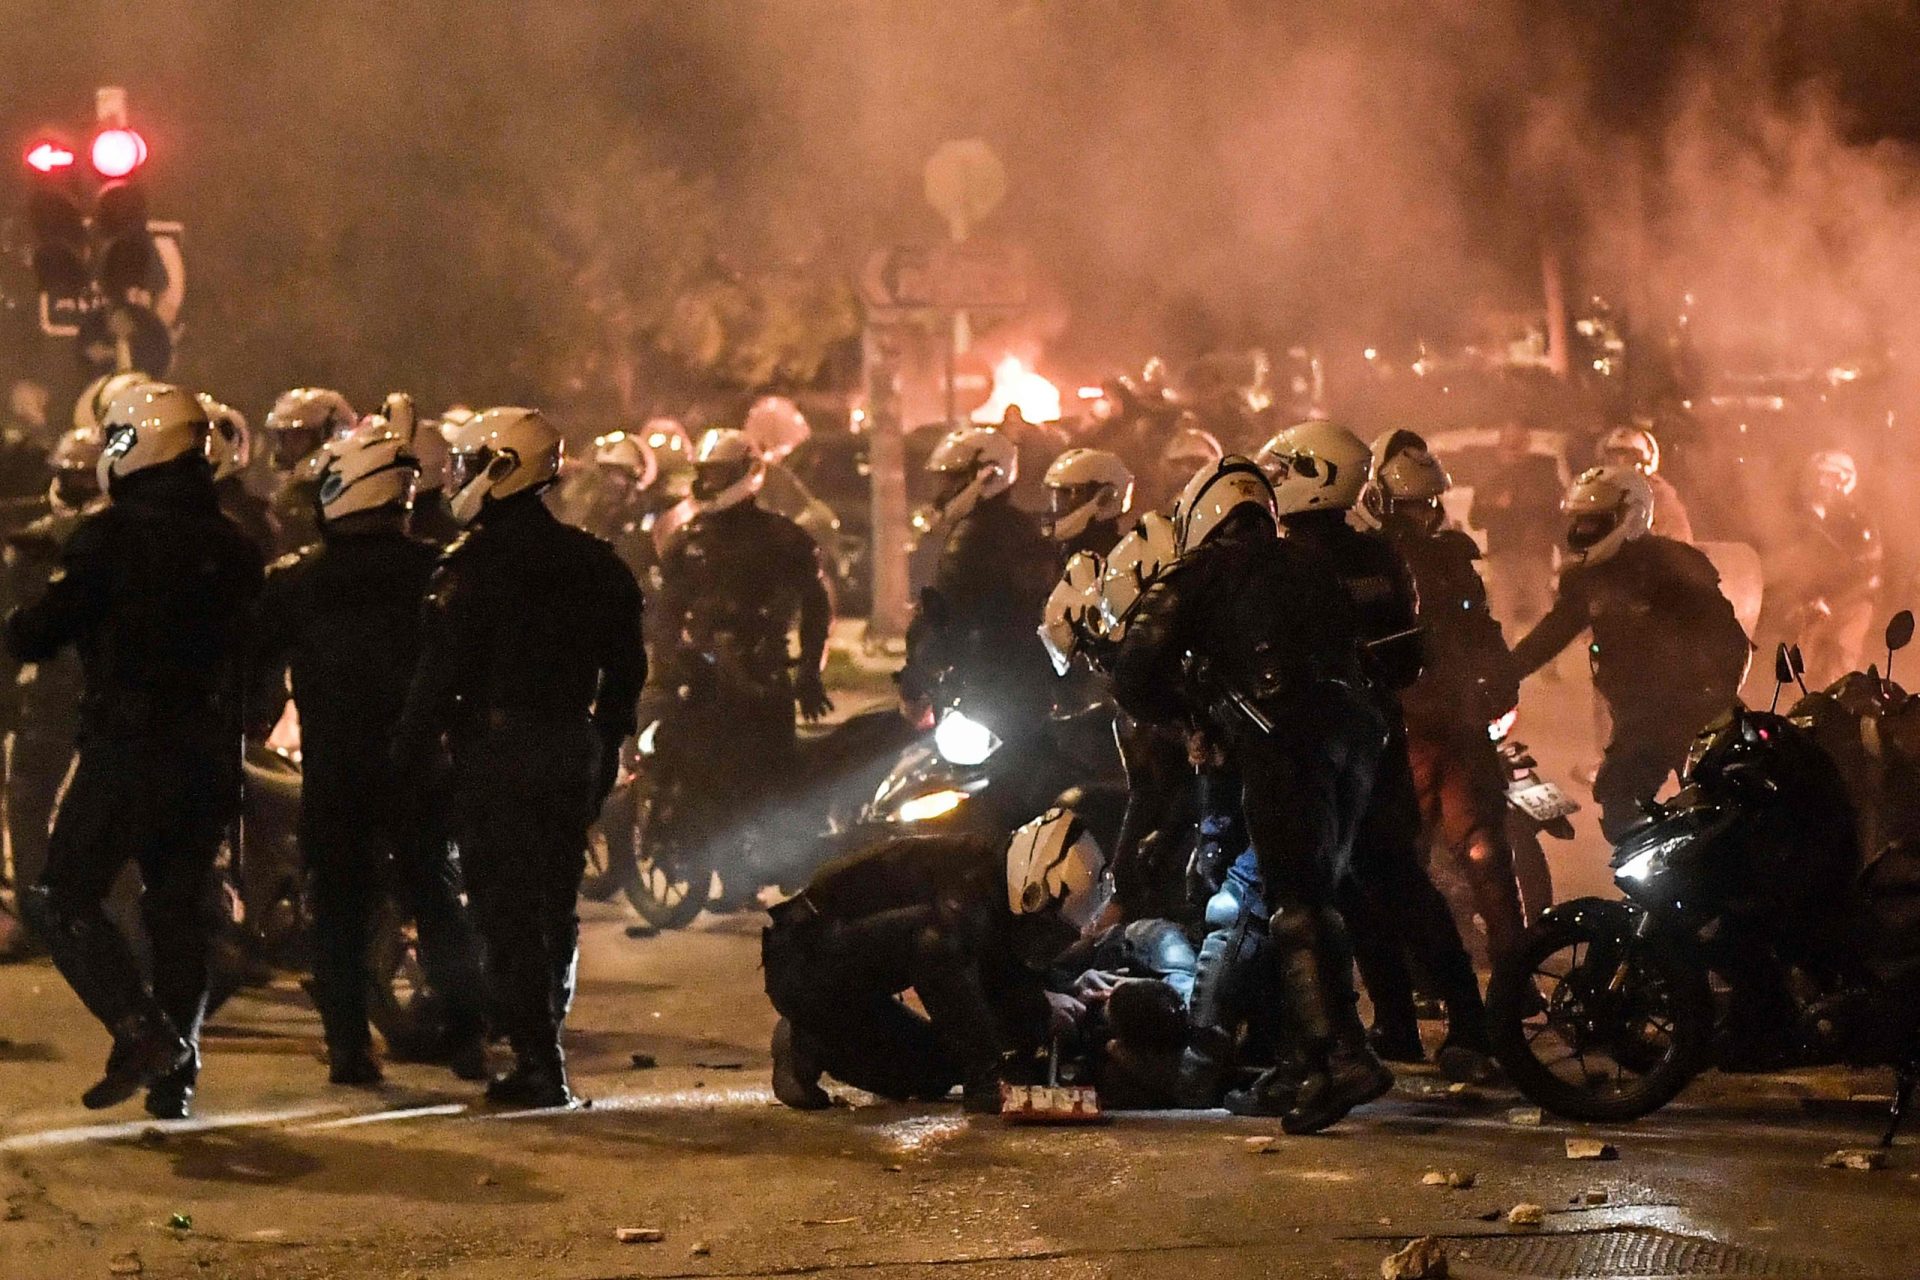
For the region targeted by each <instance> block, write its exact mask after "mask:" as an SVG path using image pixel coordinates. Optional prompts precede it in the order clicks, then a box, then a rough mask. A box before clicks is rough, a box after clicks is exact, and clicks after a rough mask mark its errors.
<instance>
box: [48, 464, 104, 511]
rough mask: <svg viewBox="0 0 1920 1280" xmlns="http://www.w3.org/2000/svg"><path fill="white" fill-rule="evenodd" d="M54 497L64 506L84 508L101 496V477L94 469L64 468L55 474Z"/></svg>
mask: <svg viewBox="0 0 1920 1280" xmlns="http://www.w3.org/2000/svg"><path fill="white" fill-rule="evenodd" d="M53 496H54V499H55V500H56V501H57V502H59V503H60V504H61V505H63V506H66V507H70V508H76V509H77V508H80V507H84V506H86V505H87V504H88V503H89V502H92V501H93V500H94V499H95V498H97V497H99V496H100V477H99V476H98V475H97V474H96V473H95V471H94V469H93V468H92V467H62V468H60V469H59V470H58V471H56V472H54V473H53Z"/></svg>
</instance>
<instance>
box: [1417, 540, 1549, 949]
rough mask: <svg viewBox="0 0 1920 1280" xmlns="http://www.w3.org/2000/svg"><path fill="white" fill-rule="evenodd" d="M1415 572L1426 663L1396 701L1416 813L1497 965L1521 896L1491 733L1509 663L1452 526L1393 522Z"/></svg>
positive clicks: (1511, 678) (1471, 546) (1508, 695)
mask: <svg viewBox="0 0 1920 1280" xmlns="http://www.w3.org/2000/svg"><path fill="white" fill-rule="evenodd" d="M1385 527H1386V530H1387V533H1388V535H1389V536H1390V537H1391V538H1392V539H1393V544H1394V546H1395V547H1396V548H1398V549H1399V551H1400V553H1401V554H1402V555H1403V556H1404V557H1405V558H1406V561H1407V565H1408V567H1409V568H1411V569H1412V570H1413V579H1414V584H1415V586H1416V587H1417V588H1418V589H1419V597H1420V627H1421V640H1422V642H1423V646H1424V649H1425V655H1426V661H1425V664H1424V666H1423V668H1422V670H1421V672H1420V678H1419V679H1418V680H1416V681H1415V682H1414V683H1413V685H1412V686H1411V687H1409V688H1408V689H1406V690H1405V691H1404V692H1403V693H1402V694H1401V695H1400V706H1401V709H1402V710H1403V711H1404V712H1405V713H1406V720H1407V747H1408V752H1409V755H1410V757H1411V760H1412V764H1413V778H1414V784H1415V786H1416V788H1417V790H1418V792H1419V796H1420V815H1421V819H1422V823H1423V826H1424V828H1425V830H1426V833H1427V835H1428V839H1429V843H1431V842H1432V841H1433V840H1435V839H1437V840H1438V841H1439V842H1440V843H1441V844H1442V845H1444V847H1445V848H1446V849H1447V850H1448V851H1449V852H1451V853H1452V854H1453V855H1454V857H1455V858H1457V859H1458V860H1459V861H1460V862H1461V864H1462V866H1463V867H1464V869H1465V871H1466V873H1467V879H1468V883H1469V886H1470V887H1471V889H1472V892H1473V899H1474V906H1475V909H1476V911H1477V912H1478V914H1479V916H1480V919H1481V920H1482V921H1483V922H1484V923H1485V926H1486V931H1487V946H1488V950H1489V951H1490V952H1491V953H1492V955H1493V956H1494V957H1495V958H1496V959H1497V958H1498V957H1501V956H1504V955H1507V954H1509V953H1510V952H1511V951H1512V950H1513V948H1514V946H1515V945H1517V943H1518V942H1519V936H1520V930H1521V928H1522V920H1521V914H1520V895H1519V891H1518V888H1517V886H1516V883H1515V881H1514V874H1513V849H1512V846H1511V845H1510V844H1509V843H1508V841H1507V794H1506V782H1507V777H1506V769H1505V766H1504V765H1503V764H1502V763H1501V760H1500V751H1499V748H1498V747H1497V746H1495V745H1494V742H1493V739H1492V738H1490V737H1488V736H1487V727H1488V726H1489V725H1490V724H1492V723H1493V721H1495V720H1496V719H1498V718H1499V717H1500V716H1502V715H1505V714H1506V713H1507V712H1508V711H1510V710H1512V709H1513V707H1514V705H1515V704H1516V703H1517V702H1518V701H1519V697H1520V689H1519V680H1518V678H1517V677H1516V676H1515V674H1514V670H1513V657H1512V655H1511V654H1510V653H1509V652H1508V650H1507V642H1506V638H1505V637H1504V636H1503V635H1502V634H1501V632H1500V623H1499V622H1498V621H1496V620H1495V618H1494V616H1493V612H1492V610H1491V609H1490V608H1489V607H1488V605H1487V588H1486V584H1485V583H1484V582H1483V581H1482V580H1481V578H1480V571H1479V569H1478V567H1477V563H1478V561H1479V559H1480V549H1479V547H1478V545H1477V544H1475V542H1474V541H1473V539H1472V538H1470V537H1468V536H1467V535H1466V534H1464V533H1462V532H1460V531H1459V530H1457V529H1442V530H1440V531H1438V532H1436V533H1427V532H1424V531H1422V530H1420V529H1417V528H1415V527H1413V526H1412V525H1411V524H1409V523H1407V522H1403V521H1398V520H1394V519H1391V518H1389V519H1388V521H1387V522H1386V526H1385Z"/></svg>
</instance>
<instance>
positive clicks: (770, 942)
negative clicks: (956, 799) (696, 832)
mask: <svg viewBox="0 0 1920 1280" xmlns="http://www.w3.org/2000/svg"><path fill="white" fill-rule="evenodd" d="M771 914H772V916H773V924H772V926H771V927H770V928H768V929H767V930H766V931H765V933H764V934H763V935H762V944H761V954H762V958H763V961H764V963H765V967H766V974H767V996H768V998H769V999H770V1000H772V1002H773V1007H774V1008H775V1009H776V1010H778V1011H779V1012H780V1015H781V1016H782V1017H783V1018H785V1019H786V1020H787V1022H788V1023H789V1024H790V1026H789V1027H788V1028H786V1029H783V1031H782V1033H781V1034H782V1035H790V1036H791V1042H790V1045H788V1046H778V1045H777V1046H776V1048H777V1049H781V1050H782V1051H781V1052H780V1053H779V1054H778V1055H777V1062H776V1067H779V1066H780V1065H781V1064H783V1063H798V1064H802V1069H801V1070H800V1072H799V1076H798V1078H797V1079H792V1078H789V1079H784V1080H783V1079H780V1078H778V1077H776V1086H777V1091H778V1092H779V1093H780V1094H781V1098H782V1101H785V1102H787V1103H788V1105H789V1106H800V1107H817V1106H824V1105H825V1104H826V1099H825V1096H824V1094H821V1093H820V1092H819V1087H818V1085H817V1083H816V1081H817V1080H818V1078H819V1074H820V1073H821V1072H822V1071H824V1072H825V1073H826V1074H828V1075H830V1076H832V1077H834V1078H835V1079H836V1080H841V1081H844V1082H846V1083H847V1084H850V1085H853V1086H854V1087H855V1088H858V1089H864V1090H866V1091H867V1092H869V1093H877V1094H879V1095H880V1096H882V1097H885V1098H896V1099H905V1098H923V1099H934V1098H943V1097H945V1096H946V1095H947V1092H948V1091H949V1090H950V1089H952V1088H953V1086H954V1085H956V1084H959V1085H963V1086H964V1087H965V1093H966V1104H967V1107H968V1109H969V1110H981V1111H996V1110H998V1109H999V1105H1000V1091H999V1081H1000V1069H1001V1062H1002V1058H1003V1056H1005V1055H1007V1054H1010V1053H1016V1052H1020V1051H1031V1050H1033V1049H1036V1048H1039V1047H1042V1046H1044V1045H1045V1044H1046V1037H1047V1029H1048V1020H1049V1006H1048V1002H1047V997H1046V987H1045V983H1044V980H1043V979H1044V975H1043V972H1042V969H1041V968H1040V967H1039V966H1043V965H1044V964H1045V963H1046V961H1048V960H1050V959H1052V958H1053V957H1054V956H1056V955H1058V954H1059V953H1060V952H1061V951H1062V950H1064V949H1065V947H1066V946H1067V945H1068V944H1069V943H1071V942H1072V941H1073V937H1074V932H1073V930H1072V929H1071V928H1066V927H1063V926H1062V925H1061V924H1060V922H1059V921H1058V920H1055V919H1052V918H1051V917H1046V916H1040V917H1035V916H1025V917H1017V916H1015V915H1014V914H1013V911H1012V909H1011V908H1010V907H1009V906H1008V903H1007V858H1006V852H1005V849H1004V847H1003V846H1002V845H1001V844H1000V843H998V842H996V841H991V840H987V839H983V838H981V837H977V836H907V837H902V838H900V839H896V840H890V841H887V842H886V843H884V844H881V845H878V846H876V847H874V848H872V849H868V850H866V851H864V852H861V853H856V854H851V855H849V856H847V857H844V858H840V859H837V860H836V861H834V862H830V863H828V864H827V865H826V866H825V867H822V868H821V869H820V870H819V871H818V872H817V873H815V875H814V877H813V879H812V880H811V881H810V882H809V883H808V885H807V887H806V889H805V890H804V891H802V892H801V893H800V894H798V895H797V896H795V897H793V898H790V899H788V900H787V901H786V902H783V903H781V904H780V905H778V906H776V907H774V908H773V910H772V912H771ZM908 988H912V989H913V991H914V994H915V995H917V996H918V997H919V998H920V1003H921V1005H922V1006H923V1007H924V1008H925V1009H926V1011H927V1016H926V1017H924V1018H923V1017H921V1016H920V1015H919V1014H917V1013H915V1012H913V1011H912V1010H910V1009H908V1008H907V1007H906V1006H905V1005H904V1004H902V1003H901V1002H900V1001H899V1000H898V999H897V998H896V997H897V996H898V995H899V994H900V993H901V992H903V991H905V990H907V989H908Z"/></svg>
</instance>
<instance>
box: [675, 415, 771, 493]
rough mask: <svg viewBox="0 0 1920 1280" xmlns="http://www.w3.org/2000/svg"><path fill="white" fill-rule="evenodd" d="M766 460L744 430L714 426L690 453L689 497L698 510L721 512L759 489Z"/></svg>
mask: <svg viewBox="0 0 1920 1280" xmlns="http://www.w3.org/2000/svg"><path fill="white" fill-rule="evenodd" d="M766 482H767V460H766V459H765V458H763V457H761V456H760V450H759V449H758V448H756V447H755V446H754V443H753V441H751V440H749V439H747V437H746V433H745V432H741V431H735V430H733V429H732V428H730V427H715V428H714V429H713V430H711V431H709V432H707V433H706V434H705V435H703V436H701V437H700V447H699V448H698V449H696V450H694V454H693V500H694V502H695V503H696V504H698V506H699V507H700V509H701V510H702V511H725V510H726V509H727V508H728V507H736V506H739V505H740V504H741V503H742V502H745V501H747V500H748V499H750V498H752V497H753V496H754V495H755V494H757V493H759V492H760V486H761V485H763V484H765V483H766Z"/></svg>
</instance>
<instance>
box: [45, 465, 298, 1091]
mask: <svg viewBox="0 0 1920 1280" xmlns="http://www.w3.org/2000/svg"><path fill="white" fill-rule="evenodd" d="M260 580H261V567H260V553H259V552H258V551H257V550H256V549H255V548H254V547H253V545H252V544H251V543H249V542H248V541H247V540H246V538H245V537H244V536H243V535H242V534H241V533H240V531H239V530H238V529H236V528H235V527H234V526H233V524H232V522H231V521H229V520H227V519H226V518H225V517H224V516H222V515H221V514H220V508H219V504H218V502H217V501H216V499H215V496H214V491H213V483H212V477H211V474H210V473H209V471H208V469H207V464H206V461H205V459H204V458H202V457H200V456H199V455H198V454H194V455H191V456H189V457H185V458H181V459H178V460H176V461H174V462H170V463H167V464H164V465H162V466H156V467H150V468H147V469H144V470H141V471H137V472H134V473H133V474H131V475H129V476H126V477H124V478H123V479H120V480H118V481H116V483H115V489H114V495H113V501H112V503H111V504H110V505H108V506H106V507H105V508H103V509H101V510H100V511H98V512H96V513H94V514H91V515H89V516H88V517H86V519H85V520H83V521H82V522H81V525H80V527H79V528H78V529H76V530H75V531H74V533H73V535H72V537H71V538H69V539H68V541H67V544H66V549H65V551H64V552H63V554H62V556H61V568H60V571H59V572H58V573H56V574H55V575H54V576H53V579H52V581H51V583H50V584H49V585H48V588H47V592H46V594H45V595H44V596H42V597H41V598H40V600H39V601H38V602H36V603H34V604H30V605H27V606H26V607H24V608H22V609H19V610H16V611H15V612H14V613H13V615H12V616H11V617H10V618H9V619H8V620H7V646H8V648H9V649H10V650H12V652H13V655H14V657H15V658H16V659H18V660H20V661H23V662H35V663H38V662H45V661H47V660H49V659H51V658H53V657H54V656H55V655H57V654H58V653H59V652H60V650H61V649H63V648H65V647H66V646H67V645H70V644H71V645H73V646H75V647H76V648H77V649H78V650H79V653H80V664H81V670H82V673H83V676H84V681H85V695H84V697H83V698H82V700H81V704H80V760H79V764H78V766H77V767H76V769H75V772H74V776H73V781H72V784H71V785H70V786H69V788H68V791H67V795H66V799H65V802H64V803H63V804H62V805H61V807H60V816H59V819H58V820H57V822H56V823H55V825H54V829H53V835H52V839H51V843H50V846H49V849H48V855H47V868H46V872H45V874H44V875H43V876H42V879H41V883H40V885H39V887H38V888H37V889H36V890H35V891H34V911H35V914H36V915H37V916H38V918H39V923H40V924H41V926H42V929H43V931H44V933H45V934H46V936H47V938H48V942H49V945H50V947H51V948H52V951H53V957H54V963H55V964H56V965H58V966H59V968H60V972H61V973H62V975H63V976H65V977H66V979H67V981H68V982H69V983H70V984H71V985H72V986H73V989H74V991H75V993H76V994H78V995H79V996H80V998H81V1000H82V1001H84V1002H85V1004H86V1006H87V1008H88V1010H89V1011H91V1012H92V1013H93V1015H94V1016H95V1017H97V1018H99V1019H100V1021H101V1022H103V1023H105V1024H106V1025H107V1027H108V1028H110V1029H112V1030H113V1031H114V1033H115V1037H116V1043H127V1042H130V1041H133V1040H136V1039H143V1038H144V1039H147V1040H152V1039H153V1038H154V1037H155V1035H156V1034H157V1033H156V1031H155V1028H156V1027H161V1028H165V1027H167V1026H169V1024H170V1027H171V1030H172V1031H174V1032H177V1033H178V1034H179V1035H180V1036H181V1037H182V1038H184V1039H185V1041H186V1042H187V1044H188V1046H189V1047H193V1046H196V1045H197V1037H198V1032H199V1025H200V1019H201V1016H202V1014H203V1011H204V1009H205V1006H206V998H207V946H208V929H209V923H210V922H209V918H208V915H207V912H206V911H205V909H204V904H205V900H206V893H207V889H208V876H209V875H210V873H211V871H212V868H213V862H214V858H215V855H216V854H217V853H218V851H219V847H220V840H221V837H222V835H223V833H224V832H225V830H226V828H227V824H228V823H229V822H230V821H231V820H232V818H233V816H234V813H235V810H236V808H237V807H238V803H239V783H240V737H239V728H240V718H239V706H238V688H237V684H238V676H237V672H238V667H239V663H240V661H241V659H242V657H243V655H244V650H245V635H246V617H247V612H248V608H249V606H250V605H251V604H252V602H253V599H254V597H255V596H256V595H257V594H258V592H259V589H260ZM130 859H131V860H134V861H136V862H137V863H138V864H139V868H140V876H141V882H142V886H143V893H142V898H141V911H142V914H143V917H144V919H145V922H146V927H147V934H148V936H149V938H150V939H151V941H152V944H153V985H152V988H151V990H149V989H148V987H147V986H146V984H145V983H144V982H143V981H142V979H141V976H140V972H139V969H138V968H137V967H136V965H135V963H134V960H133V956H132V955H131V953H130V952H129V951H128V948H127V942H126V939H125V938H124V937H123V936H121V934H120V932H119V931H118V930H117V929H115V928H114V927H113V925H112V924H111V923H110V922H109V921H108V919H107V917H106V914H105V913H104V911H103V910H102V909H101V901H102V899H103V898H104V897H105V895H106V893H107V890H108V888H109V887H110V886H111V885H112V883H113V880H114V877H115V876H116V875H118V874H119V872H120V869H121V867H123V866H124V865H125V864H126V863H127V862H128V860H130ZM198 1066H199V1063H198V1054H197V1051H196V1052H195V1053H194V1054H193V1055H192V1056H191V1057H190V1058H189V1060H188V1061H187V1062H186V1063H185V1064H184V1065H183V1066H182V1067H181V1068H180V1069H179V1071H177V1072H176V1073H174V1075H173V1076H171V1077H170V1078H168V1079H167V1080H164V1081H162V1082H160V1083H159V1084H156V1085H155V1087H154V1089H153V1091H152V1092H150V1094H149V1096H148V1106H149V1108H150V1109H155V1110H156V1111H157V1112H169V1111H171V1112H175V1113H178V1112H183V1111H184V1109H185V1101H186V1098H187V1097H188V1096H190V1094H191V1092H192V1087H193V1081H194V1077H195V1075H196V1074H197V1071H198ZM120 1096H125V1095H124V1094H121V1095H120Z"/></svg>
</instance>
